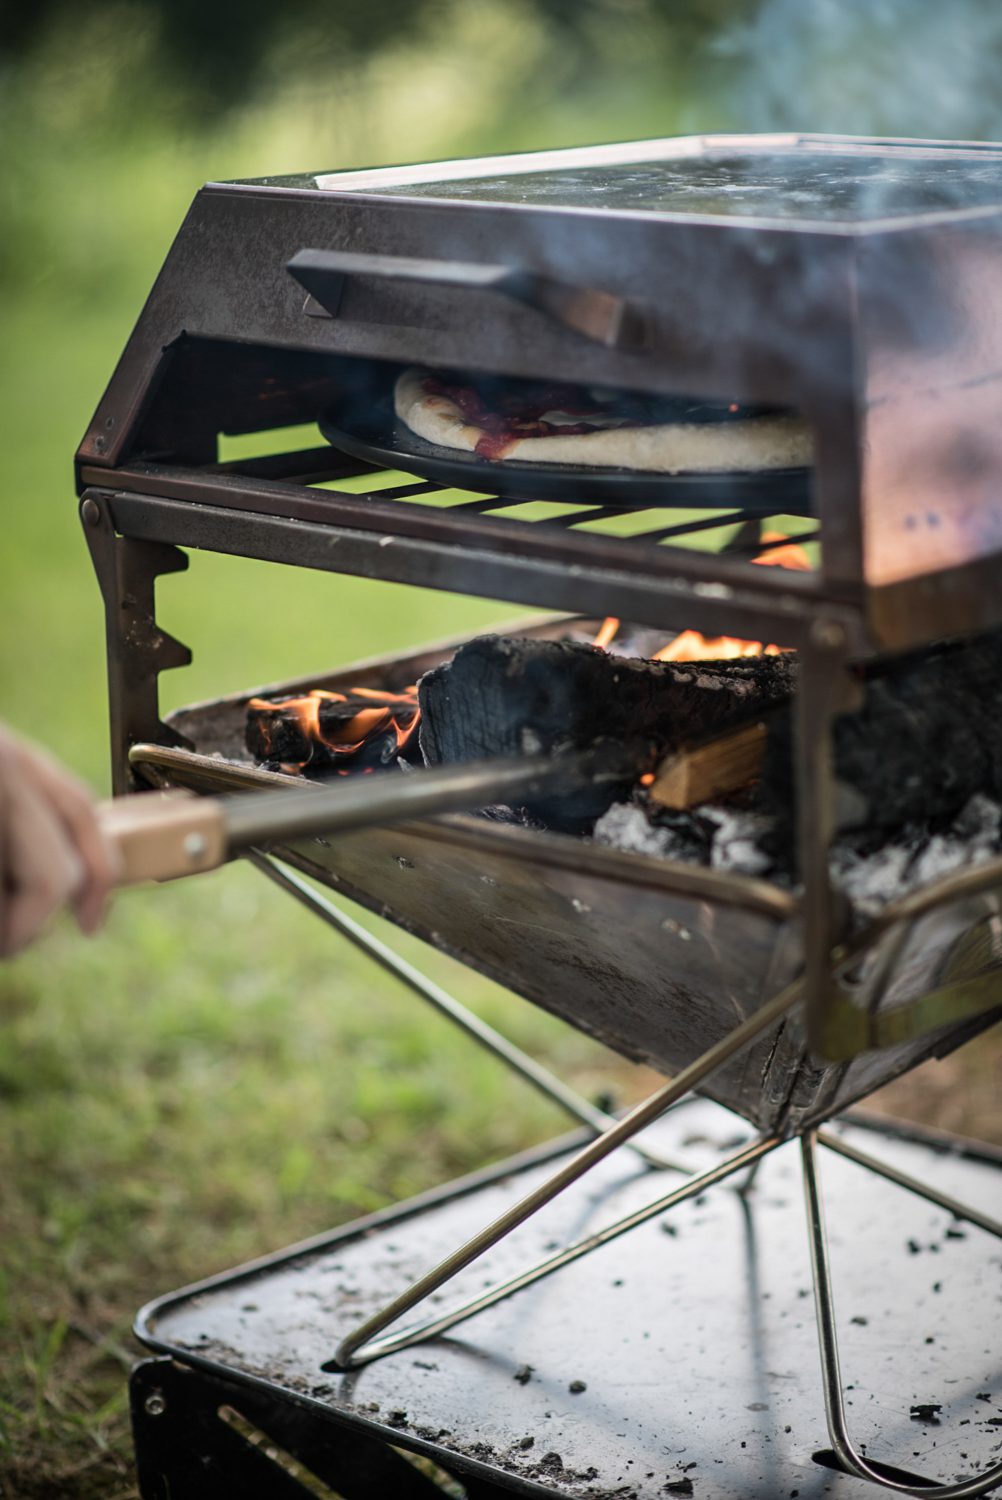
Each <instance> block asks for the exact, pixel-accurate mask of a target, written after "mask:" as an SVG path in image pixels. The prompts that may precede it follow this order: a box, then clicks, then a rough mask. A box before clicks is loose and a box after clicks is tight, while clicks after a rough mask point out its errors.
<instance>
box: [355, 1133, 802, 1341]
mask: <svg viewBox="0 0 1002 1500" xmlns="http://www.w3.org/2000/svg"><path fill="white" fill-rule="evenodd" d="M779 1145H782V1141H781V1139H780V1137H779V1136H763V1137H762V1139H761V1140H758V1141H753V1142H752V1144H751V1145H750V1146H746V1147H745V1148H744V1149H743V1150H741V1151H739V1152H738V1153H737V1155H736V1156H729V1157H728V1158H727V1160H726V1161H722V1162H720V1163H719V1164H718V1165H717V1166H715V1167H710V1168H709V1170H708V1171H706V1172H700V1173H699V1175H698V1176H696V1177H693V1178H691V1179H690V1181H689V1182H685V1183H683V1184H682V1186H681V1187H678V1188H675V1190H674V1191H673V1192H671V1193H666V1194H665V1195H664V1196H663V1197H661V1198H657V1199H656V1200H655V1201H654V1202H653V1203H647V1204H645V1205H644V1207H643V1208H638V1209H636V1210H635V1211H634V1212H633V1213H632V1214H627V1215H626V1216H625V1217H623V1218H622V1219H616V1220H615V1221H614V1222H613V1223H612V1224H607V1225H606V1227H605V1228H604V1229H598V1230H596V1231H595V1233H594V1234H589V1235H586V1236H585V1238H584V1239H581V1240H576V1241H575V1242H574V1244H573V1245H568V1246H566V1248H565V1249H563V1250H558V1251H557V1253H556V1254H555V1255H551V1256H550V1257H549V1259H548V1260H543V1261H539V1262H537V1264H536V1265H534V1266H530V1267H529V1268H528V1269H527V1270H525V1271H521V1272H520V1273H519V1274H518V1275H517V1276H513V1277H512V1278H511V1279H510V1280H509V1281H505V1282H503V1283H501V1284H500V1285H499V1286H495V1287H492V1288H491V1289H490V1291H488V1292H484V1293H482V1294H481V1296H479V1297H474V1298H473V1299H472V1300H471V1301H469V1302H464V1303H462V1304H461V1305H460V1306H457V1307H454V1308H452V1309H450V1310H449V1311H448V1312H444V1313H441V1314H440V1315H439V1316H437V1317H434V1318H429V1319H427V1321H426V1322H424V1323H413V1324H411V1326H410V1327H409V1328H402V1329H401V1330H400V1332H399V1333H391V1334H388V1335H387V1336H386V1337H385V1338H381V1339H373V1340H372V1341H371V1343H369V1344H367V1345H366V1346H365V1347H364V1348H362V1349H358V1350H356V1352H355V1354H354V1356H353V1357H352V1360H351V1364H352V1367H354V1366H356V1365H361V1364H367V1363H368V1362H369V1361H370V1360H373V1359H379V1358H381V1356H382V1355H384V1354H395V1353H396V1352H397V1351H398V1350H400V1349H406V1348H407V1347H408V1346H409V1345H410V1344H415V1343H417V1342H418V1341H419V1340H420V1339H430V1338H437V1337H438V1336H439V1334H442V1333H446V1332H447V1331H448V1330H449V1329H450V1328H454V1327H455V1326H456V1324H457V1323H461V1322H463V1321H464V1319H466V1318H472V1317H473V1315H474V1313H479V1312H483V1311H484V1309H485V1308H488V1307H493V1306H494V1305H495V1304H496V1303H498V1302H504V1301H505V1300H506V1298H508V1297H512V1296H514V1294H515V1293H516V1292H520V1291H522V1290H523V1289H524V1288H525V1287H527V1286H533V1285H534V1284H535V1283H536V1282H537V1281H542V1280H543V1279H544V1278H545V1277H547V1276H552V1275H553V1273H554V1272H555V1271H560V1270H562V1269H563V1267H564V1266H569V1265H570V1264H571V1263H572V1262H573V1261H575V1260H580V1259H581V1257H582V1256H583V1255H589V1254H590V1253H591V1252H592V1251H593V1250H597V1249H599V1247H600V1246H602V1245H608V1244H609V1242H610V1241H611V1240H615V1239H618V1238H619V1236H620V1235H621V1234H626V1233H627V1232H628V1231H629V1230H631V1229H636V1228H637V1227H638V1225H640V1224H646V1223H647V1221H648V1220H649V1219H655V1218H657V1216H658V1214H663V1213H666V1212H667V1211H668V1209H670V1208H674V1207H675V1205H676V1204H677V1203H683V1202H685V1200H686V1199H687V1198H696V1197H698V1196H699V1194H700V1193H702V1192H705V1191H706V1189H707V1188H709V1187H713V1186H714V1184H715V1183H718V1182H722V1181H723V1180H724V1178H725V1177H729V1176H731V1174H732V1173H734V1172H740V1171H741V1169H742V1168H743V1167H747V1166H748V1164H749V1162H752V1163H755V1164H757V1163H758V1162H760V1161H761V1160H762V1158H763V1157H764V1156H765V1155H767V1154H768V1152H770V1151H774V1150H775V1148H776V1147H777V1146H779ZM343 1347H344V1346H343V1345H342V1348H343ZM337 1364H338V1366H339V1367H342V1368H343V1366H341V1361H340V1360H338V1361H337ZM325 1368H326V1367H325Z"/></svg>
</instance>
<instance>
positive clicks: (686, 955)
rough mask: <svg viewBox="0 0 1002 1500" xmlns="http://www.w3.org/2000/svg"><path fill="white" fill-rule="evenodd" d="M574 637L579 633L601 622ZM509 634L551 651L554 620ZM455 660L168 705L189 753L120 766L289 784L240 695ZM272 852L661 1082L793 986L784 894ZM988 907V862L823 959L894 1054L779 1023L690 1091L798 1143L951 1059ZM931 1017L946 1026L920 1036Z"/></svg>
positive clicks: (612, 857) (550, 865) (486, 829)
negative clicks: (906, 1014)
mask: <svg viewBox="0 0 1002 1500" xmlns="http://www.w3.org/2000/svg"><path fill="white" fill-rule="evenodd" d="M577 623H578V624H579V626H580V628H581V631H582V633H584V632H590V633H593V630H594V628H595V626H596V624H597V622H594V621H581V622H577ZM516 628H517V630H518V633H521V634H524V635H531V636H534V637H536V638H558V637H560V636H562V635H565V634H567V631H568V628H569V622H568V621H567V620H566V619H563V620H553V619H550V620H548V621H546V622H544V623H535V624H530V625H527V626H521V627H516ZM457 644H459V643H458V642H457V641H452V642H448V643H443V644H441V645H438V646H435V647H428V648H425V649H423V650H416V651H412V652H409V653H407V654H405V655H402V656H392V657H383V658H379V659H374V660H367V661H364V662H359V663H356V664H354V665H352V666H350V667H346V668H343V669H340V670H338V671H336V672H331V673H328V674H326V675H314V676H311V677H308V678H300V679H296V680H293V681H288V682H284V683H281V684H272V685H269V686H267V687H263V688H260V687H259V688H254V689H253V690H252V691H249V692H244V693H238V694H235V695H232V696H230V697H226V698H219V699H214V700H211V701H208V702H205V703H199V704H195V705H193V706H191V707H188V708H183V709H180V710H178V711H177V712H175V713H173V714H172V715H170V717H169V720H168V723H169V725H170V727H171V728H172V729H173V730H175V731H177V732H178V733H180V734H181V735H183V736H184V737H185V739H186V740H187V741H188V742H189V743H190V745H191V746H192V748H191V749H190V750H189V749H184V748H180V749H179V748H174V747H161V746H157V745H140V746H136V747H134V749H133V753H132V761H133V766H134V768H135V769H136V770H137V771H138V772H139V773H140V774H141V775H142V776H143V777H144V779H146V780H147V781H148V782H151V783H152V784H158V785H164V784H170V785H176V786H186V787H190V788H193V789H194V790H196V791H198V792H206V793H207V792H218V791H220V790H235V789H237V790H247V791H253V790H264V789H266V788H274V787H276V786H287V787H289V788H293V787H295V786H296V785H298V784H299V781H298V778H296V777H293V776H288V775H284V774H281V773H277V772H271V771H265V770H261V769H258V768H257V767H255V766H254V764H253V763H252V762H251V761H250V760H249V757H248V754H247V751H246V750H245V749H244V744H243V737H244V720H245V709H246V704H247V701H248V699H249V698H251V697H254V696H257V695H265V696H268V695H282V694H284V695H289V694H294V693H296V692H303V691H306V690H308V689H309V688H311V687H321V688H328V689H333V690H335V691H336V690H339V689H340V690H343V689H344V688H345V687H346V686H348V685H350V684H352V683H354V684H358V685H363V686H369V687H384V688H387V689H390V690H399V689H401V688H403V687H405V686H406V685H407V684H408V683H412V682H414V681H415V679H416V678H417V677H418V676H420V674H421V673H423V672H425V671H427V670H429V669H430V668H431V667H432V666H435V665H437V664H438V663H439V662H441V661H443V660H446V659H448V657H449V656H450V655H451V654H452V652H453V651H454V650H455V648H456V645H457ZM272 852H273V853H275V854H276V855H278V856H279V857H280V858H282V859H283V860H286V861H287V862H288V863H289V864H291V865H294V866H295V867H296V868H297V869H299V870H301V871H303V872H304V873H305V874H307V875H309V876H311V877H314V878H315V879H317V880H318V881H320V882H322V883H323V884H324V885H326V886H328V887H330V888H332V889H333V890H336V891H338V892H340V893H341V894H342V895H344V896H346V897H348V898H349V899H350V900H352V901H357V902H359V903H361V904H362V905H363V906H366V907H368V908H369V909H370V910H372V911H374V912H377V913H378V914H379V915H381V916H383V917H386V918H388V919H389V920H390V921H393V922H395V923H397V925H399V926H400V927H403V928H405V929H406V930H407V931H409V932H411V933H414V934H415V935H416V936H418V937H420V938H422V939H423V940H424V941H426V942H429V943H431V944H432V945H433V946H434V947H436V948H439V949H440V950H442V951H443V952H445V953H448V954H450V955H452V956H453V957H455V958H458V959H460V960H461V961H462V962H463V963H465V964H468V965H469V966H470V967H471V968H473V969H475V970H477V971H479V972H480V973H482V974H486V975H488V976H489V977H490V978H492V979H494V980H497V981H498V982H499V983H501V984H503V985H505V986H507V987H508V988H509V989H511V990H513V991H515V992H516V993H517V994H519V995H522V996H524V997H525V998H526V999H528V1000H531V1001H532V1002H533V1003H534V1004H536V1005H539V1006H542V1007H543V1008H544V1009H545V1010H548V1011H551V1012H553V1013H554V1014H556V1015H558V1016H560V1017H562V1018H563V1019H564V1020H566V1021H568V1022H570V1023H571V1024H572V1025H574V1026H576V1027H578V1028H579V1029H580V1030H582V1031H585V1032H587V1033H588V1034H589V1035H591V1036H594V1037H596V1038H597V1039H598V1040H599V1041H601V1042H603V1043H605V1044H606V1045H607V1046H609V1047H611V1048H613V1049H614V1050H615V1051H617V1052H619V1053H621V1054H622V1055H624V1056H626V1057H628V1058H631V1059H634V1060H636V1061H643V1062H647V1063H650V1064H652V1065H653V1066H654V1067H656V1068H658V1069H661V1070H663V1071H667V1072H669V1073H674V1072H676V1071H678V1070H679V1069H681V1068H682V1067H684V1066H686V1065H687V1064H688V1063H690V1062H692V1061H694V1060H695V1059H696V1058H698V1057H699V1056H701V1055H702V1053H703V1052H704V1051H706V1049H707V1048H709V1047H710V1046H711V1045H713V1044H714V1043H715V1042H716V1041H718V1040H719V1039H720V1038H721V1037H723V1036H724V1035H726V1034H727V1033H728V1032H729V1031H730V1030H731V1029H733V1027H735V1026H736V1025H737V1024H738V1023H740V1022H741V1021H743V1020H745V1019H747V1018H748V1017H750V1016H751V1015H753V1014H754V1013H755V1012H756V1011H757V1010H758V1009H759V1008H760V1006H761V1005H762V1004H764V1002H765V1001H766V1000H768V999H769V998H770V997H771V996H772V995H774V994H776V993H777V992H778V991H779V990H781V989H782V988H784V987H785V986H787V985H789V984H790V983H792V982H793V981H795V980H796V979H797V978H798V976H799V974H800V972H801V970H802V967H803V963H804V943H803V936H802V923H801V913H800V902H799V898H798V895H797V894H796V893H794V892H792V891H789V890H783V889H780V888H779V887H777V886H775V885H772V884H768V883H766V882H765V881H762V880H755V879H750V878H748V877H745V876H738V875H733V874H730V873H726V872H721V871H716V870H710V869H706V868H703V867H702V866H698V865H689V864H683V863H679V862H673V861H670V860H664V859H659V858H654V857H651V856H647V855H642V854H634V853H628V852H624V851H620V850H616V849H611V848H608V847H605V846H603V845H600V844H596V843H592V842H590V841H587V840H582V839H579V838H576V837H570V836H565V835H560V834H554V833H542V832H538V831H535V830H531V829H526V828H522V827H517V826H511V825H507V824H502V823H497V822H492V821H489V820H487V819H485V818H483V817H478V816H466V815H462V816H449V817H442V818H437V819H435V820H427V821H420V822H418V821H414V822H409V823H400V824H397V825H395V826H393V827H390V828H375V829H371V830H368V831H363V832H359V833H352V834H347V835H344V836H341V837H339V838H337V839H336V840H333V839H327V838H323V837H316V838H312V839H307V840H302V841H299V842H297V843H295V844H292V845H290V846H289V847H281V848H276V849H274V850H273V851H272ZM1000 901H1002V860H999V861H994V862H992V864H990V865H982V866H978V867H977V868H976V869H975V870H974V871H971V872H965V873H964V874H962V875H960V876H957V875H954V876H953V877H950V878H947V879H945V880H943V881H941V882H940V883H939V884H938V885H936V886H932V887H926V888H924V889H923V890H922V891H920V892H917V893H914V894H913V895H911V896H909V897H908V898H906V899H905V900H902V901H900V902H898V903H897V904H896V905H895V906H892V907H890V908H888V909H887V910H886V911H885V912H884V913H883V914H882V916H881V917H880V919H879V921H875V922H874V923H873V924H872V926H871V927H870V928H869V929H868V930H867V931H865V932H863V933H862V934H859V935H858V936H856V937H855V938H854V939H853V941H852V942H851V943H850V944H847V945H845V946H844V947H842V948H840V949H839V950H838V952H836V953H835V954H833V955H832V958H831V968H832V976H833V983H836V984H837V985H838V986H839V987H840V989H841V991H842V992H843V993H845V994H848V995H849V996H851V998H852V1001H853V1004H854V1006H855V1008H856V1011H857V1013H858V1014H859V1016H860V1020H861V1023H863V1022H864V1021H867V1022H870V1023H873V1022H874V1021H876V1022H877V1023H879V1024H880V1025H881V1026H882V1028H883V1033H882V1034H883V1035H885V1036H886V1037H887V1038H888V1039H889V1040H890V1041H891V1042H892V1044H891V1045H887V1046H882V1047H880V1048H879V1049H874V1048H872V1047H869V1048H868V1047H864V1048H862V1050H859V1051H858V1052H857V1053H856V1055H854V1056H851V1057H847V1058H846V1059H845V1060H844V1061H841V1062H838V1063H834V1064H831V1063H829V1064H820V1063H819V1062H818V1061H817V1060H815V1059H814V1058H812V1056H811V1055H810V1054H809V1052H808V1050H807V1046H806V1042H805V1037H804V1032H803V1029H802V1026H801V1021H800V1017H799V1015H798V1014H797V1013H796V1012H794V1014H793V1015H792V1016H791V1017H789V1018H788V1019H786V1020H785V1021H784V1022H782V1023H781V1024H779V1025H778V1026H776V1027H775V1028H773V1029H772V1030H770V1031H767V1032H766V1033H764V1034H763V1036H762V1037H760V1038H759V1039H758V1040H757V1041H756V1042H754V1043H753V1044H752V1045H751V1046H749V1048H748V1049H747V1050H746V1051H745V1052H744V1053H743V1054H741V1055H740V1056H739V1057H737V1058H736V1059H735V1060H733V1061H732V1062H731V1063H730V1064H728V1065H726V1066H725V1067H724V1068H723V1069H721V1071H719V1072H718V1073H717V1074H716V1075H714V1076H713V1078H712V1079H711V1080H710V1081H709V1083H708V1084H707V1086H706V1089H705V1092H706V1093H707V1094H708V1095H710V1096H711V1097H712V1098H714V1099H716V1100H718V1101H719V1102H720V1103H723V1104H726V1105H728V1106H729V1107H730V1108H732V1109H734V1110H736V1111H738V1113H740V1114H742V1115H743V1116H745V1117H746V1118H747V1119H749V1120H751V1121H752V1122H753V1123H754V1124H756V1125H757V1126H758V1127H759V1128H761V1129H763V1130H775V1129H777V1128H790V1129H796V1130H799V1129H801V1128H803V1127H805V1126H807V1125H809V1124H811V1123H814V1122H816V1121H820V1120H822V1119H825V1118H827V1117H828V1116H830V1115H832V1114H833V1113H835V1112H837V1111H838V1110H841V1109H843V1108H844V1107H845V1106H846V1105H848V1104H850V1103H852V1102H853V1101H854V1100H856V1099H858V1098H860V1097H862V1096H863V1095H865V1094H867V1093H869V1092H870V1091H871V1090H873V1089H874V1088H876V1087H878V1086H879V1085H881V1084H883V1083H885V1082H887V1081H888V1080H889V1079H891V1078H893V1077H895V1076H897V1074H899V1073H901V1072H904V1071H905V1070H906V1069H908V1068H911V1067H913V1066H915V1065H916V1064H917V1063H918V1062H920V1061H922V1060H924V1059H925V1058H926V1057H928V1056H931V1055H941V1054H943V1053H945V1052H947V1051H950V1050H952V1049H953V1048H954V1047H956V1046H958V1045H959V1044H960V1043H961V1042H963V1041H965V1040H966V1039H967V1038H968V1037H969V1036H971V1035H973V1034H974V1033H975V1032H976V1031H978V1030H980V1029H982V1028H983V1027H984V1026H986V1025H988V1024H989V1023H990V1021H991V1020H992V1019H994V1017H995V1016H996V1015H997V1014H998V1007H997V1006H996V1008H995V1010H994V1012H989V1011H987V1010H986V1001H985V1000H984V998H983V989H984V986H985V985H986V984H989V985H990V984H992V983H993V980H994V976H995V975H996V974H997V972H998V970H999V968H1000V966H1002V921H1000V918H999V915H998V913H999V909H1000ZM965 987H967V988H971V989H973V990H974V991H975V992H976V993H977V994H979V995H981V996H982V998H981V999H980V1002H979V1007H978V1008H979V1010H980V1014H977V1015H974V1016H970V1015H969V1016H967V1017H966V1018H965V1019H962V1020H958V1019H957V1003H958V997H960V999H961V1000H962V998H963V996H964V994H965V993H966V989H965ZM993 993H994V992H993ZM920 997H926V998H927V1000H928V1010H927V1017H926V1020H927V1025H926V1031H925V1034H924V1035H923V1036H921V1037H919V1038H909V1039H908V1040H897V1041H895V1040H894V1037H895V1032H894V1017H895V1015H898V1014H901V1013H902V1008H903V1007H904V1006H907V1005H909V1004H912V1003H914V1002H915V1001H916V1000H917V999H919V998H920ZM987 1003H990V1002H987ZM937 1007H941V1008H940V1009H937ZM947 1007H949V1009H947ZM941 1015H942V1016H951V1017H952V1018H953V1019H951V1020H950V1021H949V1023H948V1024H946V1025H942V1024H940V1025H939V1026H937V1027H935V1029H932V1028H931V1027H930V1025H929V1022H930V1021H932V1022H935V1021H936V1020H937V1018H938V1017H939V1016H941ZM873 1034H874V1033H872V1032H870V1033H865V1035H870V1036H872V1035H873ZM901 1034H902V1035H906V1034H907V1033H906V1032H905V1031H903V1032H902V1033H901ZM863 1035H864V1033H863V1032H862V1031H861V1036H863Z"/></svg>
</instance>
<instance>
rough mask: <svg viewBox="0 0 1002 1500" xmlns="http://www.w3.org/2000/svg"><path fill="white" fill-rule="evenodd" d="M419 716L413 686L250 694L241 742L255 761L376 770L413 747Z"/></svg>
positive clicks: (321, 767)
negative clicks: (270, 697) (397, 690)
mask: <svg viewBox="0 0 1002 1500" xmlns="http://www.w3.org/2000/svg"><path fill="white" fill-rule="evenodd" d="M418 720H419V711H418V704H417V693H416V690H415V689H413V688H411V689H409V690H408V691H407V692H405V693H389V692H381V691H379V690H377V689H374V688H362V687H357V688H351V689H349V691H348V692H347V693H330V692H324V691H322V690H321V689H319V688H318V689H316V690H314V691H313V692H312V693H307V694H306V695H305V696H304V697H302V698H283V699H278V700H276V701H275V702H271V701H269V700H268V699H267V698H252V699H251V700H250V702H249V703H248V705H247V724H246V732H245V740H246V744H247V749H248V750H249V751H250V753H251V754H252V755H253V756H254V758H255V760H259V761H277V762H278V763H279V764H281V765H286V766H296V767H300V768H302V767H304V766H307V765H308V766H309V767H310V769H311V770H324V769H337V770H348V769H349V768H350V769H352V770H364V769H369V770H374V769H376V768H377V767H379V766H384V765H392V764H394V763H395V762H396V761H397V759H398V758H399V757H401V756H407V755H408V754H410V753H411V752H412V751H414V750H416V749H417V728H418Z"/></svg>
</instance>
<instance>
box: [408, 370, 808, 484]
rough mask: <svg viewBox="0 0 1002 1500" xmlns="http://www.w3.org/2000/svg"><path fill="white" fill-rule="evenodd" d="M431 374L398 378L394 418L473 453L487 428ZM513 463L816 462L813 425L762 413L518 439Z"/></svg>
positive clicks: (662, 470)
mask: <svg viewBox="0 0 1002 1500" xmlns="http://www.w3.org/2000/svg"><path fill="white" fill-rule="evenodd" d="M431 373H432V372H431V371H430V370H422V369H419V368H418V367H416V366H414V367H412V368H411V369H408V370H405V371H404V372H403V374H402V375H400V376H398V378H397V382H396V385H395V387H394V393H393V398H394V409H395V410H396V414H397V416H398V417H399V418H400V420H401V422H403V423H404V425H405V426H407V427H408V428H410V430H411V432H414V433H417V435H418V437H422V438H424V439H425V441H426V442H429V443H435V444H437V445H438V446H439V447H441V448H460V449H463V450H464V451H465V452H467V453H473V452H474V451H475V450H476V446H477V443H478V442H479V441H480V438H481V437H482V436H483V431H482V429H481V428H479V427H476V426H474V425H473V424H472V423H470V422H468V421H467V420H466V418H465V417H464V415H463V413H462V412H461V411H460V409H459V407H458V406H457V405H456V403H455V402H454V401H452V400H450V399H449V397H448V396H440V395H434V394H431V393H429V392H428V391H426V390H425V389H424V381H425V380H426V379H427V378H428V377H429V376H430V375H431ZM510 460H515V461H517V462H519V463H532V464H539V463H544V464H546V463H551V464H574V465H575V466H580V467H583V468H608V469H636V470H641V471H647V472H649V473H657V474H683V473H690V474H691V473H698V474H716V473H735V472H743V471H744V472H747V471H749V470H754V471H757V470H768V469H799V468H804V467H805V466H807V465H809V464H812V463H813V461H814V448H813V443H812V441H811V434H810V430H809V428H808V427H807V425H806V424H805V423H804V422H802V421H801V420H800V419H799V418H798V417H787V416H763V417H748V418H746V419H745V420H736V421H733V422H669V423H664V424H662V425H657V426H650V427H643V426H641V427H609V428H605V429H600V430H598V431H595V432H584V433H577V434H575V435H572V436H569V437H557V436H554V437H528V438H516V439H515V440H514V441H513V442H512V443H511V444H510V445H509V446H507V447H506V448H505V451H504V456H503V458H501V459H500V460H499V461H500V462H502V463H506V462H509V461H510ZM484 462H488V460H486V459H485V460H484Z"/></svg>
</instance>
